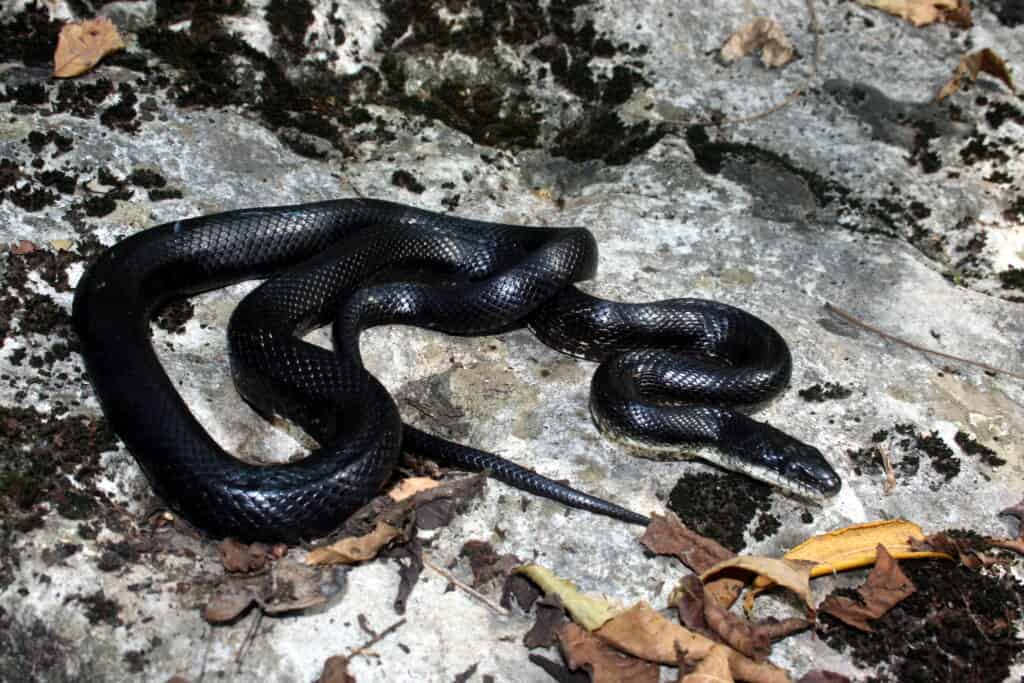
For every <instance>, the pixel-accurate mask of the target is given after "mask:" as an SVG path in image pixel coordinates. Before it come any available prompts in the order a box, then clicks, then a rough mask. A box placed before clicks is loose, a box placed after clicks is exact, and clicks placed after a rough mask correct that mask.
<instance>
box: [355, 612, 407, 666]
mask: <svg viewBox="0 0 1024 683" xmlns="http://www.w3.org/2000/svg"><path fill="white" fill-rule="evenodd" d="M403 625H405V617H403V618H401V619H399V620H398V621H396V622H395V623H393V624H391V626H388V627H387V628H386V629H384V630H383V631H381V632H380V633H378V634H377V635H375V636H374V637H373V638H370V639H369V640H368V641H366V642H365V643H363V644H362V645H360V646H359V647H357V648H356V649H354V650H352V652H350V653H348V656H346V657H345V661H347V662H348V661H351V660H352V658H353V657H358V656H360V655H363V656H365V655H367V654H368V652H367V650H369V649H370V648H371V647H373V646H374V645H376V644H377V643H379V642H380V641H382V640H384V638H386V637H387V636H389V635H391V634H392V633H394V632H395V631H397V630H398V629H400V628H401V627H402V626H403Z"/></svg>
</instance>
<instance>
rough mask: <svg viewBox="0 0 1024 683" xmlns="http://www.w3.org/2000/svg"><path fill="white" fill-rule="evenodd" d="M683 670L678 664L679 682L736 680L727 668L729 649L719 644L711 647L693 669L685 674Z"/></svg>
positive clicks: (699, 682)
mask: <svg viewBox="0 0 1024 683" xmlns="http://www.w3.org/2000/svg"><path fill="white" fill-rule="evenodd" d="M683 671H684V668H683V667H682V666H680V667H679V683H733V681H735V680H736V679H734V678H733V677H732V672H731V671H730V670H729V651H728V650H727V649H726V648H724V647H722V646H721V645H716V646H714V647H713V648H711V651H710V652H709V653H708V655H707V657H705V658H704V659H702V660H700V662H698V663H697V667H696V668H695V669H694V670H693V671H691V672H689V673H685V674H684V673H683Z"/></svg>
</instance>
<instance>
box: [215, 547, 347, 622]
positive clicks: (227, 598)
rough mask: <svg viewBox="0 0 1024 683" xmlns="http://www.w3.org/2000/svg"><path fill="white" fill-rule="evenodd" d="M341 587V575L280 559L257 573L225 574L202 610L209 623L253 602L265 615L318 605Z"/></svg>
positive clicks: (231, 616)
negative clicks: (267, 568) (266, 569)
mask: <svg viewBox="0 0 1024 683" xmlns="http://www.w3.org/2000/svg"><path fill="white" fill-rule="evenodd" d="M344 587H345V574H344V573H343V572H341V571H337V570H335V569H333V568H330V569H321V568H318V567H308V566H306V565H304V564H300V563H299V562H295V561H294V560H288V559H283V560H279V561H277V562H275V563H273V564H272V565H270V570H269V571H266V572H261V573H259V574H248V575H229V576H226V577H225V579H224V580H223V582H222V583H221V585H220V587H219V588H218V590H217V593H216V595H215V596H214V597H213V598H212V599H211V600H210V602H209V603H208V604H207V605H206V607H205V608H204V609H203V618H204V619H206V620H207V621H208V622H210V623H211V624H218V623H223V622H225V621H231V620H232V619H234V618H236V617H237V616H238V615H240V614H241V613H242V612H244V611H245V610H246V609H247V608H248V607H249V605H251V604H252V603H253V602H255V603H257V604H258V605H259V606H260V609H261V610H263V612H264V613H266V614H282V613H284V612H294V611H296V610H301V609H306V608H309V607H315V606H316V605H320V604H322V603H324V602H326V601H328V600H330V599H331V598H332V597H334V596H335V595H337V594H338V593H340V592H341V591H342V590H343V589H344Z"/></svg>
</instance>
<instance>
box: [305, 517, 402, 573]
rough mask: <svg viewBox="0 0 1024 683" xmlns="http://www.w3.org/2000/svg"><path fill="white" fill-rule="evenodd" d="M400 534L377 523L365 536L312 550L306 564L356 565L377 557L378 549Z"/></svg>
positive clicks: (398, 531)
mask: <svg viewBox="0 0 1024 683" xmlns="http://www.w3.org/2000/svg"><path fill="white" fill-rule="evenodd" d="M401 534H402V532H401V530H400V529H396V528H395V527H393V526H391V525H390V524H387V523H385V522H377V526H376V527H375V528H374V530H373V531H371V532H370V533H368V534H366V535H365V536H350V537H349V538H343V539H341V540H340V541H338V542H337V543H333V544H331V545H328V546H324V547H322V548H313V549H312V550H310V551H309V555H307V556H306V564H310V565H324V564H356V563H358V562H365V561H366V560H370V559H373V558H374V557H377V553H379V552H380V549H381V548H383V547H384V546H386V545H387V544H388V543H390V542H391V540H392V539H394V538H396V537H397V536H400V535H401Z"/></svg>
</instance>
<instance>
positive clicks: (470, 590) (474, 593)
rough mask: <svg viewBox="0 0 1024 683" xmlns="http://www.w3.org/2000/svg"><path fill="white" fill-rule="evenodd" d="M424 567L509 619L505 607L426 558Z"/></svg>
mask: <svg viewBox="0 0 1024 683" xmlns="http://www.w3.org/2000/svg"><path fill="white" fill-rule="evenodd" d="M423 566H424V567H427V568H429V569H432V570H434V571H435V572H437V573H438V574H440V575H441V576H443V577H444V578H446V579H448V581H450V582H451V583H452V585H453V586H455V587H456V588H459V589H461V590H463V591H465V592H466V593H468V594H469V595H471V596H473V597H474V598H476V599H477V600H479V601H480V602H482V603H484V604H485V605H487V606H488V607H490V608H491V609H492V610H494V611H495V612H497V613H498V614H500V615H501V616H503V617H507V616H508V610H507V609H505V608H504V607H502V606H501V605H499V604H498V603H496V602H494V601H493V600H491V599H490V598H488V597H487V596H486V595H484V594H483V593H481V592H480V591H478V590H476V589H474V588H472V587H470V586H468V585H466V584H465V583H463V582H462V581H459V580H458V579H456V578H455V577H454V576H453V575H452V573H451V572H450V571H448V570H447V569H442V568H441V567H438V566H437V565H436V564H434V563H433V562H431V561H430V560H429V559H427V558H426V557H423Z"/></svg>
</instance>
